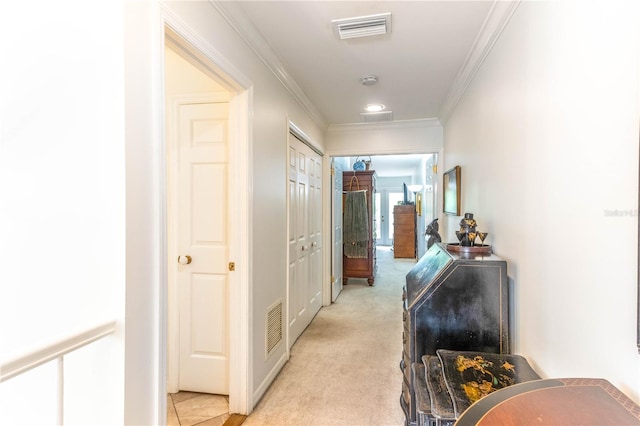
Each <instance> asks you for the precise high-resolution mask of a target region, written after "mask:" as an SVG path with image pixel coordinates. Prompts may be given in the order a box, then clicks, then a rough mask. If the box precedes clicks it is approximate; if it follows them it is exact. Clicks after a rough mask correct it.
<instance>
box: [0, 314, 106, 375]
mask: <svg viewBox="0 0 640 426" xmlns="http://www.w3.org/2000/svg"><path fill="white" fill-rule="evenodd" d="M115 330H116V322H115V321H109V322H106V323H103V324H100V325H97V326H95V327H91V328H88V329H85V330H82V331H80V332H76V333H72V334H69V335H67V336H62V337H60V338H58V339H56V340H54V341H53V342H50V343H47V344H44V345H42V347H40V348H38V349H34V350H31V351H29V352H27V353H25V354H23V355H20V356H17V357H15V358H13V359H10V360H8V361H4V362H2V363H1V364H0V383H2V382H4V381H6V380H9V379H11V378H13V377H16V376H19V375H20V374H24V373H26V372H27V371H29V370H32V369H34V368H36V367H38V366H40V365H42V364H45V363H47V362H49V361H52V360H54V359H56V358H60V357H63V356H64V355H66V354H68V353H70V352H73V351H75V350H78V349H80V348H81V347H83V346H86V345H88V344H89V343H93V342H95V341H96V340H98V339H102V338H103V337H106V336H108V335H109V334H111V333H113V332H114V331H115Z"/></svg>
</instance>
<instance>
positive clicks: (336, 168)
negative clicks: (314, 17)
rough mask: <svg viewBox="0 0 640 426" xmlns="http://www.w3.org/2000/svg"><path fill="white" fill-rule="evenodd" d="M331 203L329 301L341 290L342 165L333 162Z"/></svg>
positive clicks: (335, 297) (333, 299) (334, 298)
mask: <svg viewBox="0 0 640 426" xmlns="http://www.w3.org/2000/svg"><path fill="white" fill-rule="evenodd" d="M332 170H333V171H332V173H333V179H332V185H333V190H332V193H333V203H332V204H333V205H332V206H331V212H332V216H333V218H332V221H331V229H332V230H333V236H332V243H333V250H332V259H333V260H332V262H331V301H332V302H335V301H336V299H337V298H338V295H339V294H340V292H341V291H342V167H340V165H339V164H337V163H334V165H333V167H332Z"/></svg>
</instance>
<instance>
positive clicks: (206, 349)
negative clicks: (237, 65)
mask: <svg viewBox="0 0 640 426" xmlns="http://www.w3.org/2000/svg"><path fill="white" fill-rule="evenodd" d="M227 119H228V104H227V103H193V104H182V105H180V106H179V111H178V132H179V136H178V139H179V142H178V144H179V147H178V150H179V152H178V158H179V159H178V168H179V170H178V177H177V179H178V194H177V200H178V209H177V211H178V238H177V240H178V251H179V254H180V256H179V257H178V259H175V261H176V262H177V269H178V270H177V274H176V276H177V282H178V292H179V295H180V307H179V310H180V315H179V316H180V361H179V365H180V367H179V368H180V378H179V388H180V389H181V390H188V391H194V392H206V393H215V394H228V393H229V372H228V371H229V335H228V330H229V324H228V322H229V313H228V235H227V208H228V207H227V206H228V197H227V188H228V180H227V177H228V150H227Z"/></svg>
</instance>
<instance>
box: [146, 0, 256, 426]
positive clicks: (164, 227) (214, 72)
mask: <svg viewBox="0 0 640 426" xmlns="http://www.w3.org/2000/svg"><path fill="white" fill-rule="evenodd" d="M160 15H161V16H160V18H161V39H160V40H159V42H161V43H162V49H161V53H160V55H159V60H160V63H158V64H157V66H158V67H159V69H161V70H163V71H162V76H163V77H164V48H165V45H166V43H173V44H174V46H179V47H180V48H181V49H183V50H184V51H186V52H187V53H189V55H190V56H191V57H192V58H193V59H194V60H195V61H196V62H197V63H198V65H200V66H201V67H203V69H204V70H205V71H206V72H207V73H209V74H210V75H211V76H212V78H213V79H214V80H216V81H217V82H218V83H219V84H222V85H223V86H224V87H225V88H226V89H227V90H228V91H229V93H230V95H231V100H230V102H229V107H230V109H229V139H228V141H229V146H228V149H229V170H230V176H229V208H230V209H232V210H233V211H234V214H233V215H229V239H230V242H233V243H232V244H231V245H230V247H229V259H230V260H232V261H234V262H235V263H236V265H237V268H236V270H235V272H233V273H232V274H230V276H229V301H228V302H229V303H228V306H229V319H230V321H229V328H230V329H229V356H230V360H229V411H230V412H233V413H240V414H247V413H249V412H251V411H252V409H253V405H254V401H253V397H252V393H251V389H252V388H253V384H252V377H253V374H252V368H251V363H250V356H251V354H252V345H251V338H252V333H251V327H250V322H249V319H250V317H251V316H250V303H249V302H250V300H251V287H250V285H249V278H250V276H251V269H250V268H251V264H252V263H251V257H252V255H251V241H252V235H253V230H252V226H251V223H252V215H251V211H252V208H251V204H252V191H251V185H250V182H251V181H252V178H253V176H252V170H253V167H252V164H253V154H252V149H251V145H252V138H251V130H250V129H251V118H250V117H251V115H250V111H251V109H252V107H253V105H252V99H253V96H252V95H253V88H252V87H253V85H252V82H251V81H250V80H249V79H248V78H247V77H246V76H244V74H242V73H241V72H240V71H239V70H238V69H237V68H235V67H234V66H233V65H232V64H231V63H230V62H228V61H227V60H226V58H224V57H223V56H222V55H221V54H220V53H219V52H217V51H216V50H215V49H214V48H213V47H212V46H211V45H210V44H209V43H208V42H207V41H206V40H204V39H202V38H201V37H200V36H199V35H197V34H196V32H195V31H193V30H192V29H191V28H189V27H187V26H185V25H184V24H183V22H182V20H181V19H180V18H178V17H177V16H176V15H174V14H173V12H171V11H170V10H169V9H167V8H165V7H162V5H161V6H160ZM159 85H160V86H161V87H162V88H161V89H160V93H161V94H162V95H161V96H160V99H159V100H158V103H159V105H160V106H159V111H160V112H159V115H160V117H161V120H162V122H163V123H166V119H167V117H165V113H164V108H165V107H164V105H165V94H164V89H163V87H164V81H161V82H159ZM158 140H159V141H160V142H159V146H157V149H158V151H157V152H158V159H157V165H156V182H155V184H156V187H157V188H158V191H159V193H158V197H159V200H158V204H159V206H160V209H161V214H160V222H161V223H159V224H158V229H159V233H160V235H159V246H160V248H161V253H160V259H159V266H160V271H159V281H160V287H161V288H160V289H159V302H160V303H159V305H160V306H159V307H158V309H159V310H158V316H159V324H158V325H159V338H158V345H159V347H158V351H159V363H158V364H159V365H158V387H159V388H160V390H161V391H160V392H159V394H158V399H159V401H158V410H159V413H158V418H159V419H161V420H164V421H165V422H166V413H167V398H166V384H167V383H166V382H167V378H168V375H167V374H168V372H169V370H168V367H169V366H168V365H167V359H168V357H167V355H168V353H167V348H168V311H167V308H168V277H167V271H168V268H169V265H168V262H169V259H168V256H167V255H166V254H167V243H168V225H169V224H168V222H167V201H168V190H169V189H170V188H168V186H167V168H166V166H167V164H166V161H167V151H166V149H167V141H166V140H165V135H164V133H163V134H161V135H159V137H158Z"/></svg>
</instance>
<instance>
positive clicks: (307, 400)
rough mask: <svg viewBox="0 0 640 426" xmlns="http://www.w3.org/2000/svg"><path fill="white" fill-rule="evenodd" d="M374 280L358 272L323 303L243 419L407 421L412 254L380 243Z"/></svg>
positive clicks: (347, 422)
mask: <svg viewBox="0 0 640 426" xmlns="http://www.w3.org/2000/svg"><path fill="white" fill-rule="evenodd" d="M377 262H378V272H377V275H376V281H375V285H374V286H373V287H369V286H368V285H367V281H366V279H351V280H349V284H348V285H346V286H345V287H344V290H343V291H342V293H341V294H340V296H339V297H338V299H337V301H336V303H334V304H332V305H331V306H328V307H324V308H323V309H321V310H320V312H319V313H318V315H317V316H316V317H315V319H314V320H313V322H312V323H311V325H309V327H308V328H307V329H306V330H305V332H304V333H303V334H302V335H301V336H300V338H299V339H298V341H297V342H296V344H295V345H294V346H293V348H292V349H291V358H290V359H289V362H288V363H287V364H286V365H285V366H284V368H283V369H282V371H281V372H280V374H279V375H278V377H277V378H276V379H275V381H274V382H273V384H272V385H271V387H270V388H269V389H268V390H267V392H266V393H265V395H264V396H263V398H262V399H261V401H260V402H259V403H258V405H257V406H256V407H255V410H254V411H253V413H252V414H251V415H250V416H249V417H248V418H247V420H246V421H245V422H244V423H243V424H244V425H323V426H324V425H361V424H362V425H363V424H368V425H402V424H404V414H403V412H402V409H401V408H400V404H399V402H398V400H399V396H400V391H401V389H402V374H401V373H400V370H399V362H400V356H401V352H402V303H401V297H402V287H403V285H404V277H405V275H406V273H407V272H408V271H409V269H411V267H412V266H413V265H415V260H413V259H394V258H393V251H391V248H390V247H378V250H377Z"/></svg>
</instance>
